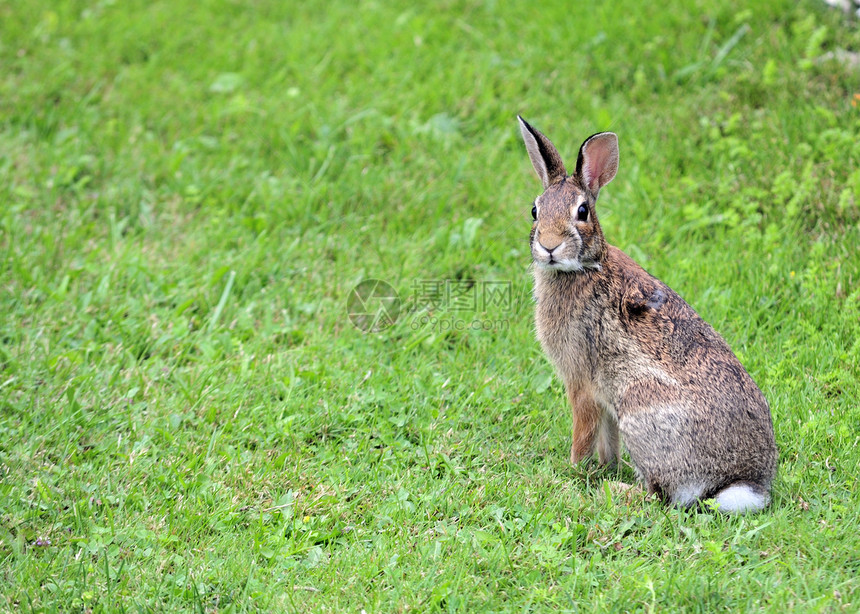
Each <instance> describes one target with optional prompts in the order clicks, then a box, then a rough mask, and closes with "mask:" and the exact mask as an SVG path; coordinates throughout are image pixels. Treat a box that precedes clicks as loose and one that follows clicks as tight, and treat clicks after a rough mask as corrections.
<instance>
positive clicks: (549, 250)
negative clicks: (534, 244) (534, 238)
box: [538, 241, 561, 255]
mask: <svg viewBox="0 0 860 614" xmlns="http://www.w3.org/2000/svg"><path fill="white" fill-rule="evenodd" d="M538 243H539V244H540V246H541V247H542V248H544V249H545V250H546V251H547V253H548V254H550V255H552V252H553V250H556V249H558V246H559V245H561V242H558V243H556V244H555V245H553V246H552V247H548V246H546V245H544V244H543V241H538Z"/></svg>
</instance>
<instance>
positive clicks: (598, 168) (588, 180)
mask: <svg viewBox="0 0 860 614" xmlns="http://www.w3.org/2000/svg"><path fill="white" fill-rule="evenodd" d="M617 171H618V137H617V136H615V133H614V132H600V133H598V134H595V135H593V136H590V137H588V138H587V139H585V142H584V143H583V144H582V147H580V148H579V157H578V158H577V160H576V174H577V176H578V177H579V179H580V180H581V181H582V185H584V186H585V187H586V188H588V189H589V190H591V193H592V194H594V195H595V196H597V193H598V192H599V191H600V188H602V187H603V186H605V185H606V184H607V183H609V182H610V181H612V179H613V178H614V177H615V173H616V172H617Z"/></svg>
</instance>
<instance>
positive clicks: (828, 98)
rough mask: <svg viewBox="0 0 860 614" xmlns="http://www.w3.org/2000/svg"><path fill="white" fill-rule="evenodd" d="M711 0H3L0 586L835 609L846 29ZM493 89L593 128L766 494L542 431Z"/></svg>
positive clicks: (356, 605)
mask: <svg viewBox="0 0 860 614" xmlns="http://www.w3.org/2000/svg"><path fill="white" fill-rule="evenodd" d="M740 4H742V5H743V6H744V7H745V8H743V9H741V8H739V3H735V2H728V1H726V0H717V1H713V2H702V1H698V2H683V1H678V0H669V1H667V2H661V3H655V4H653V5H652V4H651V3H642V2H635V1H626V2H618V3H595V4H591V3H585V2H548V3H534V2H524V1H520V0H514V1H511V2H506V3H502V2H496V1H495V0H487V1H486V2H479V1H477V0H475V1H453V0H452V1H445V2H439V3H433V4H430V3H427V4H426V5H420V4H416V3H410V2H396V1H393V0H392V1H387V0H386V1H380V2H343V1H341V0H335V1H332V2H328V3H314V2H278V1H275V0H260V1H257V2H244V3H243V2H238V1H235V0H201V1H198V2H190V1H188V0H173V1H171V2H166V1H154V2H151V1H148V2H144V1H141V0H129V1H121V2H114V1H111V0H99V1H96V0H87V1H84V0H75V1H72V0H27V1H26V2H22V1H16V0H0V288H2V289H0V311H2V313H3V317H2V318H0V610H3V611H44V612H51V611H63V612H68V611H93V612H103V611H105V612H106V611H130V612H139V611H181V610H187V611H200V612H242V611H276V612H277V611H285V612H293V611H295V612H321V611H338V612H339V611H343V612H356V613H358V612H361V611H366V612H368V613H370V612H405V611H418V612H423V611H445V612H478V611H481V612H483V611H517V612H528V611H535V612H541V611H597V612H605V611H619V612H622V611H624V612H626V611H691V612H713V611H727V612H737V611H774V612H785V611H788V610H792V611H811V612H840V611H846V612H850V611H858V609H860V580H858V574H860V529H858V527H860V484H858V467H860V402H858V398H860V383H858V382H860V250H859V249H858V245H860V72H858V68H857V67H856V66H855V67H852V66H851V64H850V63H849V62H842V61H840V60H839V59H838V58H839V57H844V56H843V55H842V52H844V51H846V50H847V51H848V52H856V51H858V50H860V29H858V22H857V21H856V20H851V19H848V18H846V17H844V16H843V15H842V14H841V13H840V12H838V11H835V10H830V9H828V8H827V7H826V6H825V4H824V3H823V2H819V1H813V0H804V1H801V2H794V1H789V0H770V1H764V0H763V1H756V2H751V3H740ZM517 113H521V114H522V115H523V116H524V117H525V118H526V119H527V120H529V121H530V122H531V123H532V124H533V125H534V126H535V127H537V128H538V129H540V130H542V131H544V132H545V133H546V134H547V135H548V136H549V137H550V138H552V139H553V141H554V142H555V144H556V145H557V146H558V147H559V149H560V151H561V152H562V154H563V155H564V156H565V157H566V159H567V160H572V159H574V156H575V155H576V151H577V148H578V147H579V144H580V143H581V142H582V140H583V139H584V138H585V137H586V136H588V135H590V134H592V133H594V132H598V131H601V130H613V131H615V132H616V133H617V134H618V136H619V141H620V150H621V165H620V169H619V172H618V176H617V178H616V179H615V181H614V182H613V183H612V184H611V185H609V186H607V187H606V188H604V189H603V190H602V192H601V200H600V202H599V203H598V215H599V216H600V219H601V223H602V226H603V229H604V232H605V234H606V236H607V238H608V240H609V241H610V242H611V243H613V244H615V245H617V246H618V247H620V248H621V249H623V250H624V251H626V252H627V253H628V254H630V255H631V256H632V257H633V258H635V259H636V260H637V261H638V262H640V264H642V265H643V266H644V267H645V268H646V269H647V270H649V271H650V272H651V273H653V274H654V275H656V276H658V277H660V278H661V279H662V280H664V281H665V282H666V283H668V284H669V285H670V286H671V287H672V288H673V289H675V290H676V291H677V292H678V293H679V294H681V296H683V297H684V298H685V299H686V300H687V301H688V302H689V303H690V304H691V305H693V306H694V307H695V308H696V309H697V310H698V312H699V313H700V314H701V315H702V316H703V317H704V318H705V319H706V320H708V321H709V322H710V323H711V324H713V325H714V327H715V328H716V329H717V330H718V331H720V333H721V334H722V335H723V336H724V337H725V338H726V340H727V341H728V342H729V344H730V345H731V346H732V347H733V349H734V350H735V352H736V353H737V355H738V357H739V358H740V360H741V362H742V363H743V364H744V365H745V366H746V368H747V369H748V370H749V372H750V374H751V375H752V376H753V378H754V379H755V380H756V381H757V382H758V384H759V386H760V387H761V389H762V390H763V392H764V393H765V396H766V397H767V398H768V400H769V402H770V405H771V411H772V414H773V419H774V425H775V431H776V438H777V445H778V447H779V450H780V462H779V472H778V475H777V478H776V481H775V483H774V488H773V504H772V505H771V507H770V508H768V509H767V510H765V511H764V512H762V513H760V514H756V515H750V516H743V517H725V516H723V515H721V514H718V513H713V512H705V511H698V512H697V511H684V510H677V509H671V508H666V507H664V506H663V505H661V504H659V503H658V502H655V501H653V500H651V499H648V498H646V497H644V496H643V495H642V494H641V493H637V492H635V491H626V490H625V489H624V488H623V486H622V483H626V484H631V483H633V482H634V481H635V477H634V474H633V471H632V469H631V467H630V466H629V463H624V464H622V466H621V467H620V468H618V469H613V470H606V469H602V468H600V467H598V466H597V463H596V462H585V463H584V464H581V465H579V466H575V467H572V466H570V465H569V463H568V452H569V446H570V415H569V410H568V409H567V407H566V401H565V398H564V391H563V388H562V385H561V382H560V381H559V380H558V379H557V378H556V377H555V375H554V373H553V370H552V367H551V365H550V364H549V363H548V361H547V359H546V358H545V357H544V355H543V354H542V353H541V351H540V348H539V346H538V343H537V341H536V340H535V338H534V330H533V322H532V312H533V304H532V299H531V275H530V271H529V263H530V254H529V249H528V233H529V229H530V225H531V214H530V211H531V206H532V201H533V199H534V197H535V196H536V195H537V194H538V193H539V192H540V184H539V182H538V180H537V178H536V176H535V175H534V173H533V171H532V168H531V164H530V163H529V160H528V156H527V154H526V151H525V148H524V147H523V144H522V141H521V140H520V136H519V131H518V127H517V122H516V114H517ZM569 166H572V165H569ZM366 279H376V280H380V281H382V282H385V283H384V284H377V285H373V286H372V288H371V286H368V285H363V286H361V292H360V293H359V294H356V293H354V292H353V289H354V288H355V287H356V286H357V284H359V282H361V281H362V280H366ZM368 288H371V289H374V290H375V291H376V292H377V294H378V293H379V291H380V290H386V291H387V292H388V295H387V297H388V298H379V297H378V296H376V295H368V294H367V293H366V292H365V291H366V290H367V289H368ZM380 306H382V307H385V309H386V310H387V311H386V313H387V314H388V315H391V316H395V315H396V318H392V319H393V320H396V321H394V322H393V324H392V325H390V326H385V325H387V324H391V322H387V321H384V320H383V321H378V322H376V323H375V325H373V326H372V327H371V324H373V323H372V322H371V321H370V320H369V319H368V318H366V317H362V316H360V315H356V314H357V313H361V309H365V310H367V311H370V312H372V313H377V312H376V310H377V308H378V307H380ZM395 307H399V309H398V310H396V311H394V308H395ZM350 314H351V315H352V318H350ZM353 321H354V322H353ZM355 324H358V326H356V325H355ZM362 328H363V329H370V330H366V331H363V330H361V329H362Z"/></svg>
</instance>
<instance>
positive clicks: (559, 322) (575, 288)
mask: <svg viewBox="0 0 860 614" xmlns="http://www.w3.org/2000/svg"><path fill="white" fill-rule="evenodd" d="M517 118H518V120H519V125H520V132H521V133H522V137H523V140H524V141H525V145H526V150H527V151H528V154H529V158H530V159H531V162H532V165H533V166H534V170H535V172H536V173H537V175H538V177H539V178H540V180H541V183H542V184H543V190H544V192H543V193H542V194H541V195H540V196H538V197H537V198H536V199H535V201H534V204H533V206H532V217H533V218H534V223H533V225H532V229H531V235H530V238H529V242H530V246H531V254H532V259H533V266H532V267H531V268H532V272H533V276H534V298H535V301H536V306H535V324H536V330H537V337H538V340H539V341H540V344H541V346H542V348H543V350H544V352H545V353H546V354H547V355H548V356H549V358H550V360H551V361H552V363H553V364H554V365H555V367H556V370H557V372H558V374H559V375H560V377H561V379H562V380H563V381H564V387H565V390H566V392H567V398H568V401H569V402H570V406H571V410H572V414H573V443H572V445H571V449H570V461H571V463H573V464H575V463H578V462H579V461H581V460H583V459H585V458H588V457H591V456H592V455H593V453H594V451H595V449H596V451H597V455H598V461H599V463H600V464H601V465H608V464H612V463H614V462H615V460H616V459H617V457H618V455H619V444H620V441H619V435H620V439H621V440H623V443H624V445H625V447H626V448H627V451H628V452H629V454H630V459H631V461H632V463H633V466H634V468H635V470H636V473H637V476H638V479H639V480H640V481H641V482H642V483H643V485H644V487H645V488H646V489H647V490H648V492H649V493H654V494H656V495H657V496H658V497H659V498H660V499H661V500H663V501H664V502H666V503H668V504H671V505H674V506H677V507H692V506H699V507H701V504H702V501H704V500H707V499H714V500H715V501H716V503H717V504H718V506H717V509H718V510H720V511H722V512H725V513H744V512H754V511H759V510H761V509H763V508H765V507H766V506H767V505H768V504H769V503H770V486H771V482H772V480H773V478H774V475H775V473H776V465H777V448H776V443H775V441H774V432H773V422H772V419H771V414H770V408H769V407H768V404H767V401H766V400H765V398H764V395H763V394H762V392H761V390H759V388H758V386H756V384H755V382H753V380H752V378H751V377H750V375H749V374H748V373H747V372H746V370H745V369H744V368H743V366H742V365H741V363H740V362H739V361H738V359H737V358H736V357H735V355H734V354H733V353H732V351H731V349H730V348H729V346H728V344H727V343H726V342H725V341H724V340H723V338H722V337H720V335H719V334H718V333H717V332H716V331H715V330H714V329H713V328H712V327H711V326H710V325H709V324H708V323H706V322H705V321H704V320H702V318H701V317H700V316H699V315H698V314H697V313H696V312H695V311H694V310H693V308H692V307H690V306H689V305H688V304H687V303H686V302H685V301H684V299H682V298H681V297H680V296H678V295H677V294H676V293H675V292H674V291H672V290H671V289H670V288H669V287H668V286H667V285H666V284H664V283H663V282H661V281H660V280H658V279H657V278H655V277H653V276H652V275H650V274H648V273H647V272H646V271H645V270H644V269H643V268H642V267H640V266H639V265H638V264H636V262H634V261H633V259H631V258H630V257H629V256H627V255H626V254H625V253H624V252H622V251H621V250H620V249H618V248H617V247H614V246H612V245H609V244H608V243H607V242H606V239H605V238H604V236H603V231H602V230H601V228H600V223H599V222H598V220H597V211H596V208H595V202H596V200H597V196H598V194H599V192H600V189H601V188H603V187H604V186H605V185H606V184H607V183H609V182H610V181H612V179H613V178H614V177H615V173H616V171H617V170H618V137H617V136H616V135H615V134H614V133H612V132H601V133H598V134H595V135H593V136H591V137H589V138H588V139H586V140H585V142H584V143H583V144H582V146H581V147H580V149H579V155H578V157H577V160H576V170H575V171H574V173H573V174H572V175H568V174H567V171H566V170H565V167H564V163H563V162H562V159H561V156H560V155H559V153H558V151H557V150H556V148H555V146H554V145H553V144H552V143H551V142H550V140H549V139H548V138H546V137H545V136H544V135H543V134H541V133H540V132H538V131H537V130H536V129H535V128H533V127H532V126H530V125H529V124H528V123H527V122H526V121H525V120H524V119H523V118H522V117H520V116H519V115H518V116H517Z"/></svg>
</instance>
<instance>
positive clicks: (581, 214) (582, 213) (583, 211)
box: [576, 205, 588, 222]
mask: <svg viewBox="0 0 860 614" xmlns="http://www.w3.org/2000/svg"><path fill="white" fill-rule="evenodd" d="M576 219H577V220H578V221H580V222H584V221H586V220H587V219H588V207H586V206H585V205H579V209H577V210H576Z"/></svg>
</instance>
